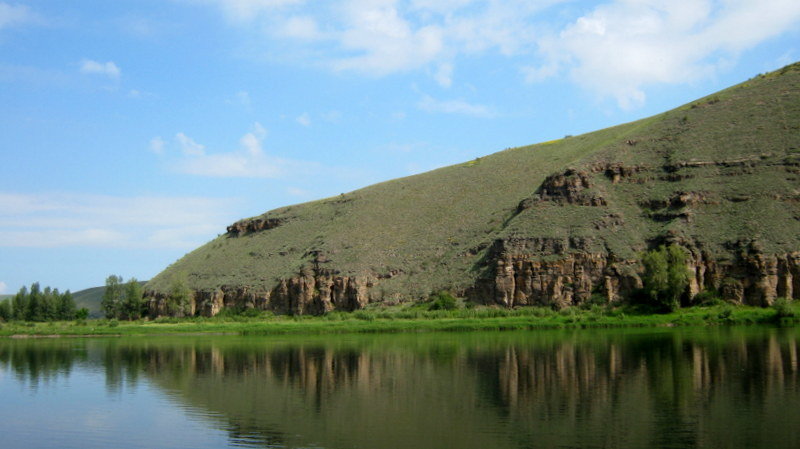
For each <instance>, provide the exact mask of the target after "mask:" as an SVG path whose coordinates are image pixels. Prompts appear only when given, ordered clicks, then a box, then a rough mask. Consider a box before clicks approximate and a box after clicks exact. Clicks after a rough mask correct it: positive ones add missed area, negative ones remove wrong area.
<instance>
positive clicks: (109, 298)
mask: <svg viewBox="0 0 800 449" xmlns="http://www.w3.org/2000/svg"><path fill="white" fill-rule="evenodd" d="M124 298H125V289H124V287H123V285H122V276H117V275H114V274H112V275H111V276H109V277H107V278H106V290H105V291H104V292H103V300H102V301H100V308H102V309H103V313H104V314H105V316H106V318H118V317H119V315H120V312H121V311H122V310H121V309H122V302H123V300H124Z"/></svg>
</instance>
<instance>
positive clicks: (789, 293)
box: [467, 239, 800, 308]
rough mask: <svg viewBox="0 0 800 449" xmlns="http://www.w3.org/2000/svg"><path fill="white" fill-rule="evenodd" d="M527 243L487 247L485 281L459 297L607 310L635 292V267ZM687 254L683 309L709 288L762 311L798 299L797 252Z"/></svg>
mask: <svg viewBox="0 0 800 449" xmlns="http://www.w3.org/2000/svg"><path fill="white" fill-rule="evenodd" d="M528 240H529V239H515V240H498V241H497V242H495V245H494V246H493V248H492V250H490V252H489V253H488V257H487V270H486V275H485V276H483V277H481V278H480V279H478V281H477V282H476V284H475V286H474V287H473V288H471V289H469V290H468V291H467V296H468V297H469V298H470V299H471V300H472V301H475V302H478V303H483V304H497V305H502V306H506V307H513V306H519V305H539V306H554V307H557V308H563V307H568V306H572V305H579V304H581V303H583V302H585V301H587V300H588V299H589V298H590V297H591V296H592V294H598V295H602V297H603V298H604V299H605V301H606V302H608V303H614V302H619V301H621V300H623V298H625V297H627V296H628V295H630V294H631V293H632V292H633V291H634V290H636V289H638V288H641V287H642V281H641V277H640V275H641V267H640V265H639V263H638V261H636V260H618V259H616V258H615V257H614V256H613V254H605V253H590V252H575V251H574V246H572V245H570V244H569V243H567V242H565V241H562V242H560V243H559V242H555V241H553V242H549V243H547V244H545V245H542V244H540V243H533V244H532V242H530V241H528ZM534 240H535V239H534ZM552 240H558V239H552ZM535 249H544V250H545V251H547V253H546V255H543V253H541V252H537V251H535ZM532 250H534V251H532ZM688 251H689V253H690V257H689V260H688V261H687V268H688V269H689V271H690V273H691V276H690V278H689V284H688V285H687V288H686V291H685V294H684V303H685V304H686V305H688V304H691V299H692V298H694V296H695V295H696V294H698V293H700V292H701V291H704V290H710V289H714V290H716V291H718V292H719V293H720V294H721V296H722V297H723V299H725V300H728V301H733V302H738V303H740V304H747V305H753V306H769V305H771V304H772V303H773V302H774V301H775V299H776V298H779V297H786V298H794V299H800V252H794V253H789V254H764V253H762V252H760V251H759V250H757V249H753V248H752V247H750V248H749V249H748V250H746V251H742V252H740V253H739V257H738V258H737V259H735V260H732V261H731V260H725V261H718V260H716V259H714V258H712V257H710V256H709V255H708V254H707V253H705V252H703V251H700V250H698V249H697V248H696V247H690V248H688Z"/></svg>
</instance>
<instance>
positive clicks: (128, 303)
mask: <svg viewBox="0 0 800 449" xmlns="http://www.w3.org/2000/svg"><path fill="white" fill-rule="evenodd" d="M143 296H144V292H143V291H142V284H140V283H139V281H137V280H136V278H130V279H128V283H127V284H125V301H124V303H123V307H122V308H123V311H124V315H125V318H127V319H129V320H138V319H139V318H141V317H142V308H143V306H144V299H143Z"/></svg>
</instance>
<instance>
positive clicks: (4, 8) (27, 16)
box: [0, 2, 41, 30]
mask: <svg viewBox="0 0 800 449" xmlns="http://www.w3.org/2000/svg"><path fill="white" fill-rule="evenodd" d="M38 22H41V18H40V17H39V16H38V15H37V14H36V13H34V12H33V11H31V10H30V8H28V7H27V6H25V5H11V4H8V3H5V2H0V30H2V29H3V28H6V27H10V26H15V25H23V24H26V23H38Z"/></svg>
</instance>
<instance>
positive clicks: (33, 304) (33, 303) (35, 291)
mask: <svg viewBox="0 0 800 449" xmlns="http://www.w3.org/2000/svg"><path fill="white" fill-rule="evenodd" d="M25 319H26V320H28V321H43V320H44V318H43V316H42V290H41V288H40V287H39V283H38V282H34V283H33V284H31V292H30V294H29V295H28V308H27V310H26V311H25Z"/></svg>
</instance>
